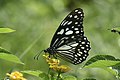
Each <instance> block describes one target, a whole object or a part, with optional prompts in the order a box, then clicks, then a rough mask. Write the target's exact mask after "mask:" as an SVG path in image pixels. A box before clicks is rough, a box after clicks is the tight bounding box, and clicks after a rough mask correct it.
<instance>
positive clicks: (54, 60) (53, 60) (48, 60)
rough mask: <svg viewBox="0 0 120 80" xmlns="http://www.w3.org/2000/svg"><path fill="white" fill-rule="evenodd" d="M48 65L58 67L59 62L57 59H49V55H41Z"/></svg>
mask: <svg viewBox="0 0 120 80" xmlns="http://www.w3.org/2000/svg"><path fill="white" fill-rule="evenodd" d="M43 56H44V57H45V58H46V61H47V63H48V64H49V65H59V63H60V61H59V60H58V59H54V58H50V57H49V55H43Z"/></svg>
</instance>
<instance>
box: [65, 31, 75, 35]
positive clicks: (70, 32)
mask: <svg viewBox="0 0 120 80" xmlns="http://www.w3.org/2000/svg"><path fill="white" fill-rule="evenodd" d="M72 33H73V31H71V30H70V31H67V32H66V33H65V34H66V35H70V34H72Z"/></svg>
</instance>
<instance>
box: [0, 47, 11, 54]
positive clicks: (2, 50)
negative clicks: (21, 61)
mask: <svg viewBox="0 0 120 80" xmlns="http://www.w3.org/2000/svg"><path fill="white" fill-rule="evenodd" d="M0 53H8V54H10V52H9V51H7V50H6V49H4V48H2V47H0Z"/></svg>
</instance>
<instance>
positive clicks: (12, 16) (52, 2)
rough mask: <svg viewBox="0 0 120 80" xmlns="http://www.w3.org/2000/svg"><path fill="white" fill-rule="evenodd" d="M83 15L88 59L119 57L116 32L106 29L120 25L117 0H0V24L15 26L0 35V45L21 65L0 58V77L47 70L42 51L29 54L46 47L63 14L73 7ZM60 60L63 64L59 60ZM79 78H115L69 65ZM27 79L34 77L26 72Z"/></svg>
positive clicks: (119, 0) (118, 42)
mask: <svg viewBox="0 0 120 80" xmlns="http://www.w3.org/2000/svg"><path fill="white" fill-rule="evenodd" d="M78 7H79V8H82V9H83V11H84V14H85V17H84V31H85V35H86V36H87V37H88V39H89V40H90V42H91V48H92V49H91V50H90V52H89V54H90V55H89V57H88V58H87V60H88V59H89V58H91V57H92V56H95V55H99V54H109V55H113V56H115V57H117V58H120V35H118V34H114V33H111V32H110V31H109V30H108V29H111V28H112V27H114V26H120V0H0V26H1V27H9V28H12V29H15V30H16V32H13V33H10V34H0V46H1V47H3V48H5V49H7V50H9V51H10V52H12V53H13V54H15V55H17V56H18V57H19V58H20V59H21V60H22V62H24V63H25V65H24V66H23V65H18V64H14V63H11V62H7V61H4V60H0V77H1V76H5V74H6V73H7V72H9V71H11V70H19V71H21V70H41V71H44V72H46V73H47V71H48V65H47V64H46V62H45V59H44V58H43V57H42V55H43V54H44V53H43V54H42V55H41V56H40V57H39V60H38V61H37V60H34V59H33V57H34V56H35V54H36V53H37V52H38V51H41V50H43V49H46V48H48V47H49V44H50V41H51V39H52V36H53V35H54V33H55V31H56V29H57V28H58V26H59V24H60V22H61V21H62V20H63V19H64V18H65V16H66V15H67V14H68V13H69V12H71V11H72V10H73V9H75V8H78ZM62 62H63V63H66V62H64V61H62ZM67 64H68V65H70V66H71V67H72V69H73V70H72V71H70V72H68V73H66V74H65V75H67V74H68V75H74V76H77V77H78V78H79V79H83V78H86V77H87V78H96V79H97V80H116V79H115V76H113V75H112V74H110V73H109V72H107V71H105V70H102V69H97V68H96V69H82V70H81V69H80V67H82V66H83V64H84V62H83V63H82V64H80V65H72V64H69V63H67ZM26 76H27V78H28V79H29V80H37V78H36V77H34V76H29V75H26Z"/></svg>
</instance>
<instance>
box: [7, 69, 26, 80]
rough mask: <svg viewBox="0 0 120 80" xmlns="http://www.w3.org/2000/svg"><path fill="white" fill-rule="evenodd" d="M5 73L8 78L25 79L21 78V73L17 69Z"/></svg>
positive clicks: (14, 79) (11, 79)
mask: <svg viewBox="0 0 120 80" xmlns="http://www.w3.org/2000/svg"><path fill="white" fill-rule="evenodd" d="M6 75H7V76H9V78H10V80H27V79H25V78H23V74H22V73H20V72H18V71H15V72H12V73H11V74H9V73H7V74H6Z"/></svg>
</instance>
